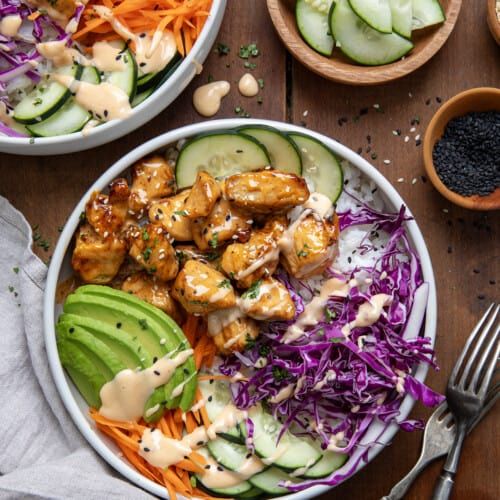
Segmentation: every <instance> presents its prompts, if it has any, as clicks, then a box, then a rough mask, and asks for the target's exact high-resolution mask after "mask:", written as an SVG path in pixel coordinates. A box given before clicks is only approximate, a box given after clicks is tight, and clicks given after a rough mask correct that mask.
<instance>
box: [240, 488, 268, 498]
mask: <svg viewBox="0 0 500 500" xmlns="http://www.w3.org/2000/svg"><path fill="white" fill-rule="evenodd" d="M263 495H264V492H263V491H262V490H261V489H260V488H257V487H256V486H252V489H251V490H248V491H246V492H245V493H240V495H239V497H238V498H245V499H247V500H250V499H254V498H262V497H263Z"/></svg>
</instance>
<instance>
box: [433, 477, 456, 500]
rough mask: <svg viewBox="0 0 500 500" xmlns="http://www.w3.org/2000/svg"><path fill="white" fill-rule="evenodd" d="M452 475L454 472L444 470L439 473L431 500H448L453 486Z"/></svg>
mask: <svg viewBox="0 0 500 500" xmlns="http://www.w3.org/2000/svg"><path fill="white" fill-rule="evenodd" d="M453 476H454V474H452V473H451V472H448V471H446V470H444V471H443V472H442V473H441V475H440V476H439V479H438V480H437V482H436V486H435V488H434V493H433V495H432V500H448V498H450V496H451V492H452V490H453V486H454V484H455V483H454V481H453Z"/></svg>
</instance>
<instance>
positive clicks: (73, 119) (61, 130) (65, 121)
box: [26, 66, 101, 137]
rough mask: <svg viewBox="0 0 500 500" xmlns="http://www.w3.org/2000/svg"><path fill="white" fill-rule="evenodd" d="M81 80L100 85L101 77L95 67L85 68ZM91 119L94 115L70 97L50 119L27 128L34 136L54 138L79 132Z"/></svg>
mask: <svg viewBox="0 0 500 500" xmlns="http://www.w3.org/2000/svg"><path fill="white" fill-rule="evenodd" d="M80 80H82V81H84V82H88V83H92V84H94V85H98V84H99V83H100V81H101V77H100V76H99V72H98V71H97V70H96V69H95V68H94V67H92V66H86V67H85V68H83V71H82V74H81V77H80ZM91 118H92V115H91V114H90V113H89V112H88V111H87V110H86V109H84V108H82V107H81V106H80V105H78V104H77V103H76V102H75V101H74V99H73V98H72V97H70V98H69V99H68V100H67V101H66V102H65V103H64V104H63V106H62V108H61V109H59V110H57V111H56V112H55V113H54V114H53V115H51V116H49V118H47V119H46V120H43V121H41V122H40V123H35V124H34V125H27V126H26V128H27V129H28V130H29V131H30V132H31V134H32V135H34V136H37V137H53V136H56V135H63V134H71V133H73V132H78V131H79V130H81V129H82V128H83V127H84V125H85V124H86V123H87V122H88V121H89V120H90V119H91Z"/></svg>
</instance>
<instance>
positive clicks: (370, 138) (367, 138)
mask: <svg viewBox="0 0 500 500" xmlns="http://www.w3.org/2000/svg"><path fill="white" fill-rule="evenodd" d="M366 142H368V144H371V142H372V136H371V135H367V136H366Z"/></svg>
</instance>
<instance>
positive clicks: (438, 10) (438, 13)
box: [412, 0, 446, 30]
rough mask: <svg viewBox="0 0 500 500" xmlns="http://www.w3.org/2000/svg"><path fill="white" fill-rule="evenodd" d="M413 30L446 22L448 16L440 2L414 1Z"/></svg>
mask: <svg viewBox="0 0 500 500" xmlns="http://www.w3.org/2000/svg"><path fill="white" fill-rule="evenodd" d="M412 10H413V13H412V15H413V21H412V29H414V30H419V29H422V28H427V27H428V26H433V25H434V24H439V23H442V22H444V21H445V19H446V15H445V13H444V11H443V8H442V7H441V4H440V3H439V1H438V0H412Z"/></svg>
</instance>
